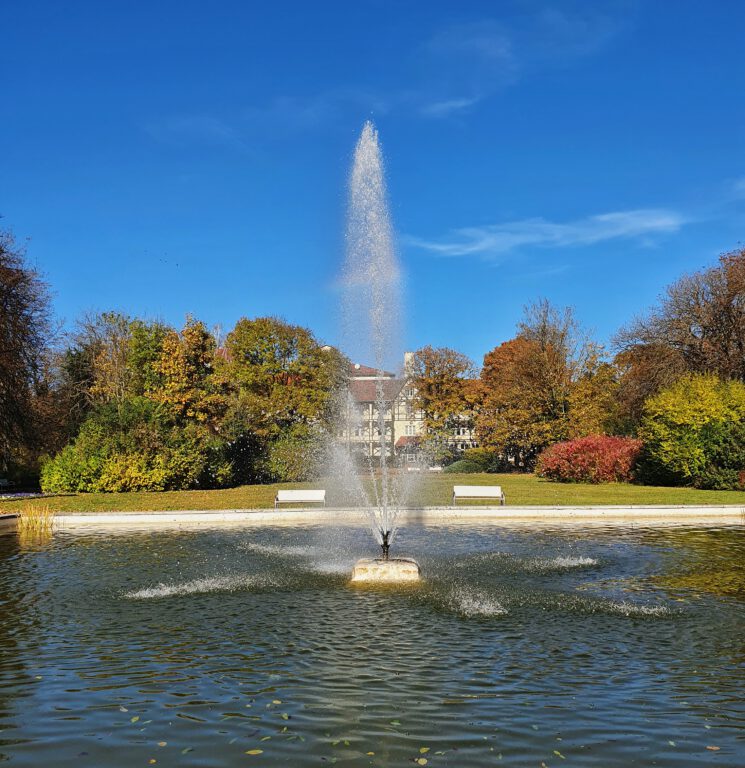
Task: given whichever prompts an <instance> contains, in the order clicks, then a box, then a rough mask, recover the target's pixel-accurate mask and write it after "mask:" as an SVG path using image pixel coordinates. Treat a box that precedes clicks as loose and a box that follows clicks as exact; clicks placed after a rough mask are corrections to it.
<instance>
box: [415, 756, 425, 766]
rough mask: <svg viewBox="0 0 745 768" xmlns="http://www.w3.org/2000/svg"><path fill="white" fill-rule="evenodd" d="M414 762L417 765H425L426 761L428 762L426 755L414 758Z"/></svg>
mask: <svg viewBox="0 0 745 768" xmlns="http://www.w3.org/2000/svg"><path fill="white" fill-rule="evenodd" d="M414 762H415V763H416V764H417V765H427V762H428V760H427V758H426V757H417V759H416V760H414Z"/></svg>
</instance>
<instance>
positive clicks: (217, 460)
mask: <svg viewBox="0 0 745 768" xmlns="http://www.w3.org/2000/svg"><path fill="white" fill-rule="evenodd" d="M363 362H364V361H363ZM347 372H348V361H347V360H346V359H345V358H344V357H343V355H341V353H339V352H338V351H336V350H335V349H333V348H330V347H326V346H322V345H321V343H320V342H319V341H317V340H316V339H315V337H314V336H313V334H312V333H311V332H310V331H309V330H307V329H305V328H302V327H299V326H294V325H291V324H288V323H286V322H284V321H282V320H280V319H276V318H255V319H246V318H244V319H241V320H240V321H239V322H238V323H237V324H236V326H235V328H233V329H232V330H231V331H230V332H229V333H228V334H227V335H226V336H225V338H224V339H218V338H216V335H215V333H213V332H211V331H210V330H209V329H208V328H207V327H206V326H205V325H204V324H203V323H201V322H200V321H198V320H194V319H191V318H190V319H187V321H186V324H185V325H184V327H183V328H182V329H180V330H177V329H174V328H172V327H170V326H168V325H166V324H164V323H161V322H158V321H151V320H143V319H138V318H130V317H127V316H124V315H122V314H118V313H101V314H97V315H93V316H88V317H84V318H82V319H81V320H80V321H79V322H78V323H77V325H76V328H75V329H74V331H72V332H70V333H67V334H64V335H61V336H57V335H56V334H55V333H54V332H53V326H52V320H51V310H50V302H49V294H48V290H47V287H46V285H45V284H44V281H43V279H42V278H41V276H40V275H39V274H38V273H37V272H36V271H35V270H33V269H32V268H30V267H29V266H28V264H27V263H26V260H25V254H24V253H23V251H22V249H20V248H18V247H17V246H16V244H15V243H14V241H13V239H12V237H11V235H10V234H9V233H5V234H2V235H0V477H6V478H9V479H11V480H14V481H15V482H17V483H18V484H33V483H34V482H38V481H39V480H40V482H41V485H42V488H43V489H44V490H46V491H50V492H54V491H126V490H165V489H185V488H213V487H224V486H230V485H236V484H240V483H247V482H270V481H278V480H300V479H304V478H306V477H308V476H310V475H312V473H314V472H316V471H317V470H318V465H317V462H315V461H314V458H313V457H315V456H317V455H318V449H317V444H318V440H319V437H320V436H321V435H327V434H331V433H333V432H334V431H335V429H336V428H337V427H336V426H335V425H334V415H335V405H334V404H335V402H336V400H337V394H338V393H339V392H341V391H343V389H344V387H345V385H346V376H347ZM411 375H412V377H413V379H414V381H413V383H414V385H415V387H416V389H417V392H418V394H417V398H418V406H419V408H420V409H421V410H422V411H423V413H424V419H425V426H426V434H425V436H424V437H423V438H422V441H421V442H422V445H421V447H422V450H426V451H428V452H429V453H430V455H431V456H432V458H433V459H434V460H438V461H443V462H445V463H448V462H451V461H453V460H455V459H456V458H457V457H456V456H455V455H453V454H451V449H450V448H449V447H448V446H449V445H452V442H453V441H452V439H451V438H452V435H453V431H454V430H455V429H456V428H461V427H464V426H465V427H470V428H472V429H473V430H475V433H476V436H477V439H478V441H479V444H480V446H481V447H480V448H479V449H475V450H473V451H469V452H467V455H466V457H465V460H466V462H467V463H469V464H470V466H469V467H463V468H464V469H467V468H470V469H474V468H475V469H483V470H486V471H502V470H508V469H517V470H524V471H530V470H533V469H534V468H535V467H536V464H538V466H539V469H540V470H541V471H543V472H544V473H545V474H546V475H547V476H551V477H554V478H555V479H565V480H572V479H590V480H593V479H594V480H605V479H625V480H628V479H641V480H644V481H649V482H658V483H666V484H689V485H697V486H699V487H711V488H741V487H743V485H744V483H745V384H743V381H745V250H738V251H735V252H732V253H729V254H726V255H724V256H722V257H721V258H720V259H719V261H718V263H717V264H716V265H715V266H712V267H711V268H708V269H706V270H703V271H701V272H698V273H695V274H692V275H686V276H684V277H682V278H681V279H680V280H678V281H677V282H676V283H674V284H673V285H672V286H670V287H669V288H668V289H667V291H666V293H665V294H664V296H663V297H662V298H661V299H660V301H659V304H658V305H657V306H656V307H654V308H653V309H652V310H651V311H650V312H649V313H648V315H647V316H646V317H644V318H641V319H638V320H636V321H634V322H633V323H632V324H631V325H629V326H628V327H627V328H624V329H622V330H621V331H620V332H619V333H618V334H617V336H616V338H615V339H614V341H613V350H612V353H611V352H610V351H609V350H605V349H603V348H602V347H601V346H600V345H599V344H597V343H596V342H594V341H593V340H592V339H591V338H589V336H588V335H587V334H586V333H585V332H583V330H582V329H581V328H580V327H579V325H578V323H577V321H576V319H575V317H574V313H573V311H572V310H571V309H559V308H556V307H553V306H552V305H551V304H550V303H549V302H547V301H545V300H541V301H538V302H536V303H534V304H532V305H530V306H529V307H527V308H526V311H525V315H524V317H523V318H522V319H521V320H520V322H519V323H518V325H517V329H516V335H515V337H514V338H513V339H511V340H510V341H507V342H505V343H503V344H500V345H499V346H497V347H495V349H493V350H492V351H491V352H489V353H488V354H487V355H486V356H485V357H484V361H483V366H482V367H481V368H480V370H479V369H477V367H476V366H475V365H474V363H473V362H472V361H471V360H469V359H468V358H467V357H466V356H464V355H462V354H461V353H459V352H457V351H455V350H452V349H446V348H433V347H429V346H428V347H425V348H423V349H420V350H419V351H418V352H417V353H416V354H415V356H414V361H413V369H412V371H411ZM603 435H605V436H611V437H614V438H616V437H628V438H630V439H632V442H631V443H627V444H623V441H621V442H619V441H618V440H615V439H614V440H610V441H605V442H604V441H603V440H598V439H597V438H598V436H603ZM588 437H592V438H593V439H591V440H588V439H587V438H588ZM583 439H584V442H579V443H576V444H574V445H575V447H574V448H572V443H571V442H570V446H569V448H568V449H567V450H562V451H558V452H557V451H556V450H554V453H553V454H551V455H550V456H549V455H548V454H547V455H546V457H545V458H544V459H543V460H540V457H541V455H542V454H543V453H544V452H545V451H546V449H547V448H549V447H551V446H556V445H558V444H564V443H566V442H567V441H577V440H580V441H581V440H583ZM614 451H615V452H617V453H618V456H621V457H622V461H621V463H620V464H619V465H618V466H621V465H622V466H623V467H625V468H626V469H625V470H624V471H623V472H621V473H620V475H618V476H616V475H615V474H614V472H615V470H611V469H609V467H612V466H616V465H615V464H614V463H613V461H614V460H611V458H609V457H611V455H612V454H613V452H614ZM614 455H615V454H614ZM593 456H594V457H595V459H592V458H591V457H593ZM593 461H595V462H596V463H597V462H600V463H602V464H603V467H604V469H603V470H602V471H597V472H594V471H592V467H591V466H590V468H589V469H588V466H589V465H592V463H593Z"/></svg>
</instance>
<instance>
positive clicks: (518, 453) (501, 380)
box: [476, 336, 567, 469]
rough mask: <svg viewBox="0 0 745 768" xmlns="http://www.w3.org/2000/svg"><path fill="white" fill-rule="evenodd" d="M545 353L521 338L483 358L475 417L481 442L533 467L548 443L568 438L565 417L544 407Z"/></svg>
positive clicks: (505, 457) (512, 462) (508, 459)
mask: <svg viewBox="0 0 745 768" xmlns="http://www.w3.org/2000/svg"><path fill="white" fill-rule="evenodd" d="M541 359H542V354H541V349H540V346H539V345H538V344H537V343H536V342H535V341H530V340H528V339H526V338H524V337H521V336H518V337H517V338H515V339H512V340H511V341H507V342H505V343H503V344H500V346H498V347H496V348H495V349H493V350H492V351H491V352H489V353H488V354H487V355H486V356H485V357H484V367H483V368H482V370H481V382H482V389H483V396H482V401H481V404H480V408H479V411H478V414H477V417H476V433H477V435H478V440H479V443H480V444H481V445H482V446H483V447H485V448H490V449H493V450H494V451H496V452H497V453H499V454H500V455H501V456H502V457H503V460H504V461H505V463H507V464H509V465H512V466H515V467H520V468H524V469H528V468H531V467H532V466H533V464H534V463H535V459H536V457H537V456H538V454H539V453H540V452H541V451H542V450H543V448H545V447H546V446H547V445H550V444H551V443H553V442H556V441H558V440H563V439H565V437H566V434H567V427H566V420H565V419H564V417H563V415H561V414H559V415H557V414H552V413H551V412H549V411H547V410H546V407H545V399H546V398H545V393H544V392H543V391H542V389H543V383H542V379H543V375H542V372H541V370H540V366H541Z"/></svg>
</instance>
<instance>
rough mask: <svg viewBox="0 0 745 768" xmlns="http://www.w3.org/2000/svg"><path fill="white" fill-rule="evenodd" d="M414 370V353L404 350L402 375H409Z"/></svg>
mask: <svg viewBox="0 0 745 768" xmlns="http://www.w3.org/2000/svg"><path fill="white" fill-rule="evenodd" d="M413 372H414V353H413V352H404V376H411V375H412V374H413Z"/></svg>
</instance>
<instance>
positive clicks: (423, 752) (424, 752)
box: [419, 747, 429, 755]
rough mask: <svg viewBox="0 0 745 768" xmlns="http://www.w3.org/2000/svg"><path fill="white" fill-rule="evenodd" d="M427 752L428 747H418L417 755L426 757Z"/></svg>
mask: <svg viewBox="0 0 745 768" xmlns="http://www.w3.org/2000/svg"><path fill="white" fill-rule="evenodd" d="M427 752H429V747H419V754H420V755H426V754H427Z"/></svg>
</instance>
